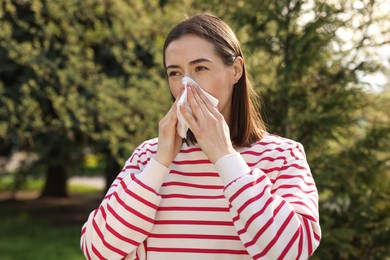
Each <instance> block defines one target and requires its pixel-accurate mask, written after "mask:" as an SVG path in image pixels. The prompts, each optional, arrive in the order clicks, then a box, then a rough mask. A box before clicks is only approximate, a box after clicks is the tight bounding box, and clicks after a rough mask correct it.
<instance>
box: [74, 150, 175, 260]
mask: <svg viewBox="0 0 390 260" xmlns="http://www.w3.org/2000/svg"><path fill="white" fill-rule="evenodd" d="M143 163H145V164H146V166H145V167H143V169H142V170H141V166H143ZM140 165H141V166H140ZM168 171H169V170H168V168H166V167H165V166H163V165H161V164H159V163H158V162H157V161H155V160H154V159H153V158H148V160H147V161H144V162H143V161H142V162H141V161H140V158H139V156H138V154H136V153H134V154H133V155H132V157H131V158H130V159H129V160H128V161H127V162H126V164H125V166H124V168H123V170H122V172H121V173H120V174H119V175H118V176H117V178H116V179H115V181H114V182H113V184H112V185H111V187H110V189H109V190H108V192H107V194H106V196H105V197H104V199H103V201H102V202H101V204H100V206H99V207H98V208H97V209H95V210H94V211H92V212H91V213H90V215H89V217H88V220H87V221H86V223H85V224H84V225H83V227H82V230H81V241H80V244H81V249H82V251H83V253H84V255H85V256H86V258H87V259H123V258H125V257H126V259H137V258H138V257H139V256H140V254H143V253H144V252H142V248H143V242H144V241H145V239H146V238H147V236H148V234H149V233H150V230H151V229H152V227H153V224H154V219H155V214H156V211H157V208H158V205H159V203H160V200H161V196H160V195H159V193H158V192H157V191H158V190H159V188H160V187H161V185H162V183H163V181H164V178H165V176H166V175H167V173H168Z"/></svg>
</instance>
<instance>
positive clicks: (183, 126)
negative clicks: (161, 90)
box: [177, 76, 218, 138]
mask: <svg viewBox="0 0 390 260" xmlns="http://www.w3.org/2000/svg"><path fill="white" fill-rule="evenodd" d="M181 82H182V83H183V85H184V92H183V94H182V95H181V97H180V98H179V101H178V102H177V119H178V122H177V132H178V133H179V135H180V137H181V138H185V137H186V134H187V131H188V123H187V121H186V120H185V119H184V116H183V115H182V113H181V111H180V106H181V105H182V104H184V105H185V106H186V107H187V108H188V109H189V110H190V112H191V113H192V111H191V108H190V104H189V103H188V100H187V85H188V84H191V85H196V86H198V88H199V89H200V90H201V91H202V92H203V94H204V95H205V96H206V97H207V99H208V100H210V102H211V103H212V104H213V106H216V105H218V99H216V98H215V97H213V96H212V95H210V94H209V93H207V92H206V91H204V90H203V89H202V88H201V87H200V86H199V84H198V83H196V82H195V80H193V79H191V78H190V77H188V76H184V77H183V78H182V80H181Z"/></svg>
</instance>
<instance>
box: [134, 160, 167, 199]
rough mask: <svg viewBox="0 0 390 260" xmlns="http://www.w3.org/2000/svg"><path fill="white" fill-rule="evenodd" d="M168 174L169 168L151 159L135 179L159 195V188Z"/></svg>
mask: <svg viewBox="0 0 390 260" xmlns="http://www.w3.org/2000/svg"><path fill="white" fill-rule="evenodd" d="M168 173H169V168H167V167H165V166H164V165H162V164H161V163H159V162H158V161H156V160H155V159H153V158H151V159H150V161H149V162H148V164H147V165H146V167H145V169H144V170H143V171H142V172H141V173H140V174H138V175H137V178H138V180H140V181H141V182H142V183H143V184H145V185H147V186H149V187H150V188H152V189H154V190H155V191H156V192H157V193H159V190H160V187H161V185H162V184H163V183H164V180H165V177H166V176H167V174H168Z"/></svg>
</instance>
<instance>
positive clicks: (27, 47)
mask: <svg viewBox="0 0 390 260" xmlns="http://www.w3.org/2000/svg"><path fill="white" fill-rule="evenodd" d="M205 11H206V12H209V13H212V14H215V15H218V16H220V17H221V18H223V19H224V20H225V21H226V22H228V23H229V24H230V25H231V27H232V28H233V29H234V30H235V32H236V33H237V36H238V38H239V39H240V41H241V43H242V47H243V49H244V53H245V58H246V62H247V66H248V69H249V72H250V74H251V75H252V80H253V82H254V83H255V86H256V90H257V92H258V94H259V95H260V96H261V98H262V102H263V110H262V113H263V116H264V118H265V119H266V122H267V127H268V130H269V132H271V133H274V134H278V135H281V136H284V137H288V138H292V139H295V140H297V141H299V142H301V143H302V144H303V145H304V146H305V149H306V153H307V157H308V161H309V163H310V166H311V169H312V172H313V175H314V178H315V180H316V183H317V187H318V190H319V194H320V216H321V225H322V230H323V238H322V241H321V244H320V246H319V248H318V250H317V251H316V252H315V254H314V256H313V257H312V259H390V200H389V199H390V16H389V13H390V2H389V1H388V0H341V1H335V0H331V1H329V0H307V1H300V0H283V1H282V0H263V1H255V0H247V1H240V0H226V1H218V0H205V1H203V0H199V1H192V0H183V1H169V0H160V1H157V0H156V1H153V0H150V1H141V0H133V1H131V0H100V1H99V0H55V1H53V0H0V252H1V258H2V259H42V258H43V257H45V259H83V256H82V254H81V251H80V250H79V236H80V230H81V226H82V224H83V223H84V221H85V220H86V219H87V217H88V214H89V212H90V211H91V210H92V209H94V208H95V207H97V206H98V203H99V202H100V200H101V199H102V197H103V196H104V192H105V190H106V189H107V186H109V185H110V184H111V182H112V181H113V179H114V178H115V177H116V175H117V174H118V173H119V172H120V170H121V167H122V166H123V165H124V162H125V160H126V159H127V158H128V157H129V156H130V155H131V153H132V151H133V149H134V148H135V147H137V146H138V145H139V144H140V143H141V142H142V141H143V140H145V139H148V138H152V137H155V136H157V124H158V121H159V120H160V119H161V118H162V117H163V116H164V114H165V113H166V111H167V110H168V108H169V107H170V105H171V97H170V93H169V90H168V86H167V81H166V76H165V72H164V69H163V66H162V47H163V43H164V40H165V37H166V35H167V33H168V32H169V30H170V29H171V28H172V27H173V26H174V25H176V24H177V23H178V22H180V21H182V20H183V19H184V18H185V14H189V15H191V14H197V13H199V12H205Z"/></svg>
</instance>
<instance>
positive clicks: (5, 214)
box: [0, 179, 101, 260]
mask: <svg viewBox="0 0 390 260" xmlns="http://www.w3.org/2000/svg"><path fill="white" fill-rule="evenodd" d="M9 184H10V183H9V182H8V181H7V180H6V181H4V179H3V181H2V182H1V181H0V191H7V190H8V191H9V190H10V188H9V187H10V185H9ZM43 185H44V181H43V180H42V179H28V181H27V182H26V183H25V184H24V185H23V190H30V191H31V190H40V189H42V187H43ZM11 187H12V186H11ZM69 192H70V193H77V194H88V193H100V192H101V190H99V189H96V188H93V187H88V186H83V185H70V186H69ZM81 226H82V224H77V223H76V224H75V223H69V224H62V225H58V224H54V221H53V217H52V216H50V211H49V214H47V213H42V216H40V215H37V213H34V215H31V214H30V213H29V212H27V211H26V210H23V209H20V208H19V207H15V205H13V204H12V202H7V203H2V202H0V255H1V256H0V259H2V260H19V259H29V260H35V259H36V260H38V259H39V260H42V259H44V260H51V259H53V260H54V259H55V260H78V259H85V257H84V256H83V254H82V252H81V250H80V245H79V243H80V232H81Z"/></svg>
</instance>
